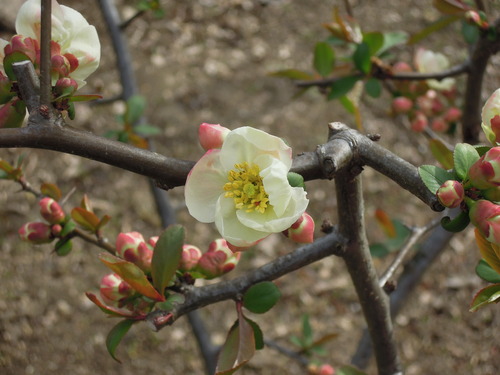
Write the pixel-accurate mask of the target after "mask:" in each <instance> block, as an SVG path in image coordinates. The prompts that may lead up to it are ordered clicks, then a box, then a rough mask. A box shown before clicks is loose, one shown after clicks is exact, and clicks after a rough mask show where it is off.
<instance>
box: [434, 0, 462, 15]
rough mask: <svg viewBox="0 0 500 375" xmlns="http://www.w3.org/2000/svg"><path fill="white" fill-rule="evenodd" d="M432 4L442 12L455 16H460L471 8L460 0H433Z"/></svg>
mask: <svg viewBox="0 0 500 375" xmlns="http://www.w3.org/2000/svg"><path fill="white" fill-rule="evenodd" d="M432 5H433V6H434V8H436V9H437V10H439V11H440V12H442V13H444V14H451V15H453V16H460V15H462V14H463V13H465V12H466V11H468V10H469V9H470V8H469V7H468V6H467V5H465V4H464V3H463V2H462V1H460V0H433V1H432Z"/></svg>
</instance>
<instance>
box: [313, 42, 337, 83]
mask: <svg viewBox="0 0 500 375" xmlns="http://www.w3.org/2000/svg"><path fill="white" fill-rule="evenodd" d="M334 62H335V53H334V52H333V49H332V47H331V46H330V44H328V43H326V42H318V43H316V46H315V47H314V59H313V65H314V69H316V71H317V72H318V73H319V74H320V75H321V76H323V77H325V76H327V75H328V74H330V73H331V72H332V70H333V64H334Z"/></svg>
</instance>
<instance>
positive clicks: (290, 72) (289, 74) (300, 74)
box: [269, 69, 314, 81]
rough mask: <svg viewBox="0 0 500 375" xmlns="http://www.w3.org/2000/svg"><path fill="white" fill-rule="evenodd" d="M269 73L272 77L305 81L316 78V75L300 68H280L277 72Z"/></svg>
mask: <svg viewBox="0 0 500 375" xmlns="http://www.w3.org/2000/svg"><path fill="white" fill-rule="evenodd" d="M269 75H270V76H272V77H282V78H290V79H296V80H304V81H306V80H309V79H313V78H314V75H312V74H310V73H307V72H304V71H302V70H298V69H283V70H278V71H276V72H272V73H269Z"/></svg>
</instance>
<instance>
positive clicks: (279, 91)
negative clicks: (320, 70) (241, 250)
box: [0, 0, 500, 375]
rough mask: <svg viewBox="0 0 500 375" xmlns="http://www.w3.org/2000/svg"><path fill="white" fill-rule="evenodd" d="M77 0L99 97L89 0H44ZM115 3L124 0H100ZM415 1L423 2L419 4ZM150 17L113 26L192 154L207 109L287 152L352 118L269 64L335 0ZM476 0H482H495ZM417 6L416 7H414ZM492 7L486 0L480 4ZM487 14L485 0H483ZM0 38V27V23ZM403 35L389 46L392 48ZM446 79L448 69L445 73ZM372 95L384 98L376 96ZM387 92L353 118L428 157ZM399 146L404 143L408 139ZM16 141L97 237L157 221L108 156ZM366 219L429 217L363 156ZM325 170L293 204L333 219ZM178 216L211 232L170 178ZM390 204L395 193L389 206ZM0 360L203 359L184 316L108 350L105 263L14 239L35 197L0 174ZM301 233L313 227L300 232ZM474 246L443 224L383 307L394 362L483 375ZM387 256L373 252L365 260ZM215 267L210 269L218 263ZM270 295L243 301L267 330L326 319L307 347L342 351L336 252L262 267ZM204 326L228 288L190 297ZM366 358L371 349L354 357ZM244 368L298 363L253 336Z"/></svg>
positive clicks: (361, 13)
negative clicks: (446, 240)
mask: <svg viewBox="0 0 500 375" xmlns="http://www.w3.org/2000/svg"><path fill="white" fill-rule="evenodd" d="M2 3H3V4H2V5H1V6H0V18H1V19H2V20H4V21H6V22H7V23H8V22H10V23H11V24H13V20H14V18H15V10H16V9H17V8H18V6H19V4H21V3H22V1H21V0H15V1H11V2H9V3H8V4H7V2H6V1H3V2H2ZM61 3H63V4H66V5H69V6H72V7H74V8H75V9H77V10H79V11H81V12H82V13H83V14H84V15H85V17H86V18H87V19H88V20H89V22H90V23H91V24H94V25H96V27H97V28H98V31H99V35H100V36H101V38H102V39H101V43H102V48H103V56H102V64H101V66H100V68H99V69H98V71H97V72H96V73H94V74H93V75H92V76H91V77H89V79H88V80H87V81H88V85H87V87H86V88H85V89H84V91H85V92H88V93H93V92H100V93H102V95H103V96H104V97H106V98H108V97H113V96H114V95H116V94H118V93H119V92H120V85H119V84H118V75H117V73H116V70H115V66H114V64H115V60H114V55H113V52H112V49H111V47H110V41H109V39H108V37H107V36H106V30H105V26H104V25H103V21H102V17H101V15H100V13H99V12H98V7H97V5H96V4H97V2H94V1H85V2H83V1H61ZM117 3H118V4H119V5H120V9H122V11H123V15H124V16H125V17H127V16H130V15H131V14H133V8H131V5H132V4H134V3H135V1H125V0H122V1H117ZM352 3H353V4H354V13H355V15H356V16H357V17H358V18H359V19H360V20H361V21H362V22H361V24H362V25H363V28H364V30H383V31H396V30H401V29H405V30H407V31H408V32H410V33H411V32H416V31H418V30H419V29H420V28H421V27H422V26H423V25H426V24H429V23H430V22H432V21H434V20H436V19H437V17H438V15H437V14H436V12H434V11H432V10H431V9H430V3H431V1H425V2H423V1H410V0H402V1H394V0H390V1H382V0H374V1H366V0H359V1H353V2H352ZM424 3H425V5H424ZM162 4H163V5H164V9H165V13H166V14H165V16H164V17H163V18H161V19H156V18H154V17H152V16H151V15H145V16H143V17H142V18H139V19H137V20H136V21H135V22H134V23H133V24H132V25H131V26H130V27H129V28H128V29H127V33H126V35H127V38H128V40H129V41H130V51H131V53H132V54H133V57H134V68H135V69H136V74H137V77H136V78H137V82H138V85H139V89H140V92H141V93H143V94H144V95H146V96H147V99H148V108H147V113H146V117H147V119H148V122H149V123H151V124H154V125H156V126H157V127H159V128H160V129H161V134H160V135H158V136H156V137H155V146H156V147H157V151H158V152H160V153H164V154H166V155H169V156H174V157H178V158H183V159H189V160H196V159H197V158H199V157H200V156H201V155H202V149H201V148H200V147H199V146H198V145H197V126H198V125H199V124H200V123H202V122H208V123H220V124H223V125H225V126H227V127H230V128H235V127H238V126H242V125H251V126H255V127H258V128H260V129H263V130H265V131H269V132H271V133H272V134H275V135H278V136H280V137H283V138H286V139H287V141H288V142H289V144H290V145H291V146H292V147H293V150H294V152H295V153H299V152H301V151H312V150H314V149H315V147H316V145H318V144H321V143H324V142H325V140H326V134H327V128H326V125H327V124H328V123H329V122H332V121H345V122H346V123H348V124H352V123H353V119H352V118H351V117H350V116H349V115H348V114H347V113H346V112H345V110H344V109H343V108H342V107H340V106H339V105H338V103H333V102H326V101H325V100H324V98H323V97H322V96H321V94H319V93H318V92H317V91H316V90H310V91H308V92H307V93H306V94H305V95H303V96H301V97H299V98H293V95H294V93H295V92H296V90H295V89H294V87H293V85H292V84H291V83H290V82H288V81H286V80H282V79H278V78H274V77H270V76H269V75H268V73H269V72H272V71H275V70H279V69H285V68H301V69H311V65H312V64H311V60H312V48H313V45H314V43H315V42H317V41H319V40H322V39H323V38H325V37H326V36H327V32H326V31H325V30H324V29H323V28H322V24H323V23H325V22H328V21H330V19H331V13H332V7H333V5H339V6H340V7H342V4H343V2H341V1H328V2H327V1H319V0H312V1H307V2H306V1H291V0H266V1H264V0H262V1H250V0H223V1H213V0H199V1H193V2H180V1H177V2H175V1H162ZM490 5H491V6H493V7H497V8H498V7H499V6H498V2H496V1H492V2H490ZM427 8H429V9H427ZM497 10H498V9H497ZM497 13H498V12H497ZM0 36H3V37H4V38H6V37H7V36H8V34H7V33H4V34H3V35H0ZM420 45H422V46H425V47H428V48H430V49H436V50H442V51H443V52H444V53H445V54H446V55H448V56H449V58H450V60H451V61H452V63H456V62H460V61H462V59H463V58H464V57H465V56H466V54H465V49H464V45H463V44H462V42H461V41H460V40H459V37H458V31H457V28H456V27H451V28H449V29H447V30H445V31H443V32H440V33H439V34H436V35H433V36H431V37H429V38H427V39H425V40H424V41H423V42H421V44H420ZM412 52H413V50H412V48H402V49H401V50H400V51H398V53H399V54H400V55H399V59H401V60H406V61H410V60H411V55H412ZM499 67H500V56H497V57H496V58H495V59H493V61H492V63H491V64H490V66H489V68H488V79H487V80H486V82H485V85H484V92H483V97H484V99H486V98H487V96H488V95H489V94H490V93H491V92H493V91H494V90H495V89H496V88H498V87H500V79H499V77H500V74H499ZM459 87H461V88H463V79H459ZM384 99H385V100H384ZM122 110H123V106H122V105H120V104H117V103H115V104H111V105H106V106H92V107H91V106H87V105H83V104H82V105H78V106H77V119H76V120H75V121H74V122H72V123H71V125H72V126H75V127H78V128H82V129H86V130H90V131H92V132H95V133H97V134H104V133H105V132H106V131H108V130H110V129H118V127H119V125H118V124H117V123H116V121H115V116H116V115H117V114H119V113H120V112H121V111H122ZM387 114H388V101H387V97H383V98H381V99H376V100H375V99H369V100H366V101H365V102H364V104H363V115H364V128H365V131H366V132H370V133H380V134H381V135H382V139H381V141H380V142H381V144H382V145H384V146H386V147H388V148H389V149H391V150H392V151H393V152H395V153H397V154H399V155H401V156H402V157H404V158H405V159H407V160H409V161H410V162H412V163H414V164H416V165H419V164H423V163H432V158H431V157H430V155H429V151H428V148H427V146H426V141H425V139H423V137H420V136H418V135H415V134H413V133H409V132H408V131H407V130H405V129H404V128H403V127H402V125H401V124H399V123H397V122H395V121H394V120H393V119H391V118H389V117H388V116H387ZM408 145H411V147H408ZM21 154H23V155H25V171H26V175H27V177H28V179H29V181H30V182H31V183H32V184H33V185H34V186H39V184H40V183H41V182H43V181H50V182H55V183H57V184H58V185H59V186H60V188H61V189H62V190H63V192H64V193H68V192H70V191H71V190H72V189H73V188H76V192H74V193H73V194H72V195H71V197H70V198H69V201H68V204H67V205H66V208H71V207H73V206H75V205H77V204H78V202H79V201H80V199H81V198H82V196H83V194H84V193H86V194H88V195H89V197H90V199H91V201H92V202H93V205H94V208H95V210H96V211H97V212H98V213H99V214H105V213H107V214H109V215H111V216H112V218H113V219H112V222H111V224H110V225H109V227H108V230H107V236H108V237H109V238H110V239H112V240H113V239H114V238H115V237H116V235H117V233H119V232H120V231H131V230H136V231H140V232H142V233H143V234H144V235H145V236H152V235H157V234H158V233H159V232H160V231H161V225H160V220H159V218H158V217H157V214H156V213H155V208H154V204H153V201H152V198H151V196H150V193H149V186H148V182H147V181H146V179H144V178H141V177H138V176H136V175H133V174H131V173H129V172H123V171H120V170H118V169H116V168H113V167H109V166H106V165H101V164H99V163H96V162H93V161H89V160H83V159H80V158H78V157H74V156H70V155H62V154H58V153H55V152H50V151H38V150H27V149H24V150H20V149H16V150H14V149H9V150H5V149H3V150H0V158H3V159H6V160H8V161H11V162H12V161H14V160H16V158H17V157H18V156H19V155H21ZM364 176H365V178H364V185H365V187H364V190H365V198H366V209H367V212H366V217H367V218H368V219H369V223H368V229H369V236H370V239H372V240H379V239H380V238H381V237H380V233H379V232H380V231H379V229H378V228H377V227H376V226H375V225H374V224H373V223H372V220H371V219H372V218H373V213H374V210H375V209H376V208H382V209H384V210H386V211H387V212H388V213H390V214H391V215H392V216H393V217H396V218H398V219H400V220H402V221H403V222H405V223H406V224H408V225H423V224H425V223H426V222H428V221H429V220H430V219H432V218H433V217H435V214H434V213H432V212H431V211H430V210H429V208H428V207H426V206H425V205H424V204H422V203H421V202H419V201H418V200H417V199H416V198H413V197H412V196H411V195H410V194H409V193H407V192H405V191H402V190H401V189H400V188H399V187H397V186H396V184H394V183H393V182H391V181H388V180H387V179H386V178H384V177H381V176H379V175H378V174H377V173H376V172H374V171H372V170H370V169H367V170H366V171H365V172H364ZM333 188H334V186H333V183H332V182H328V181H314V182H310V183H308V194H309V198H310V200H311V204H310V208H309V209H308V212H310V214H311V215H312V216H313V217H314V218H315V220H316V222H317V223H321V221H322V220H323V219H330V220H331V221H332V222H333V223H335V220H336V218H335V216H336V214H335V208H336V199H335V197H334V194H333V191H334V190H333ZM170 197H171V200H172V204H173V206H174V207H175V208H176V209H177V217H178V221H179V222H181V223H183V224H185V225H186V228H187V233H188V237H187V238H188V242H190V243H193V244H195V245H197V246H199V247H201V248H202V249H203V247H204V246H205V245H204V244H206V243H207V241H208V240H209V239H210V238H211V237H212V236H213V235H214V230H213V228H212V226H210V225H205V224H199V223H196V222H195V221H194V220H193V219H191V218H190V217H189V215H188V214H187V212H186V210H185V209H184V204H183V191H182V188H176V189H174V190H173V191H171V193H170ZM402 207H404V209H403V208H402ZM0 217H1V218H2V226H1V227H0V280H1V281H2V288H0V373H2V374H5V375H14V374H16V375H19V374H74V375H87V374H109V375H113V374H120V375H128V374H146V373H152V374H172V375H174V374H203V366H202V363H201V361H200V358H199V352H198V349H197V346H196V343H195V341H194V339H193V336H192V334H191V331H190V327H189V325H188V324H187V321H186V320H185V319H180V320H179V321H178V322H176V323H175V325H174V326H172V327H168V328H166V329H164V330H162V331H160V332H159V333H153V332H151V331H150V329H149V328H148V327H146V325H144V324H139V325H137V326H134V327H133V329H132V330H131V332H130V333H129V334H128V335H127V337H126V338H125V340H124V341H123V342H122V344H121V346H120V348H119V349H118V356H119V357H120V358H121V360H122V364H118V363H117V362H115V361H114V360H113V359H112V358H111V357H110V356H109V355H108V353H107V352H106V349H105V338H106V335H107V333H108V331H109V330H110V329H111V328H112V327H113V325H114V324H115V323H116V320H113V319H108V318H106V317H105V315H104V314H102V313H101V312H100V310H99V309H98V308H97V307H96V306H94V305H93V304H92V303H91V302H90V301H89V300H88V299H87V298H86V297H85V295H84V292H86V291H93V292H96V291H97V290H98V287H99V280H100V278H101V277H102V276H103V275H104V274H105V273H106V269H105V267H104V266H103V265H102V264H100V262H99V261H98V259H97V256H96V255H97V254H98V252H99V251H98V249H96V248H93V247H92V246H91V245H88V244H85V243H83V242H79V243H77V244H75V249H74V250H73V252H72V253H71V254H70V255H69V256H67V257H63V258H60V257H57V256H56V255H55V254H54V253H53V252H52V251H51V247H50V246H48V245H44V246H38V247H32V246H28V245H27V244H25V243H21V242H20V240H19V239H18V237H17V230H18V228H19V227H20V226H21V225H22V224H23V223H24V222H26V221H28V220H37V219H38V213H37V203H36V201H35V200H34V199H33V198H32V197H30V196H29V195H28V194H26V193H22V192H19V188H18V187H17V186H15V185H14V184H12V183H9V182H5V181H4V182H1V181H0ZM317 235H318V236H319V235H321V234H320V233H319V231H317ZM292 248H293V246H292V244H291V243H290V242H288V240H285V239H284V238H283V237H280V236H278V235H275V236H271V237H269V238H268V239H267V240H265V241H263V242H262V243H261V244H260V245H259V246H258V247H257V249H256V250H254V251H253V252H251V253H249V254H247V255H246V256H245V257H244V258H243V260H242V262H241V266H240V267H239V268H240V269H241V271H235V272H234V275H236V274H238V272H243V271H245V270H250V269H253V268H255V267H258V266H260V265H262V264H264V263H266V262H268V261H269V260H271V259H273V258H274V257H276V256H277V255H280V254H283V253H286V252H288V251H290V250H291V249H292ZM478 259H479V255H478V252H477V250H476V247H475V244H474V241H473V236H472V233H471V231H466V232H465V233H463V234H461V235H460V236H457V237H456V238H454V239H453V240H452V241H451V244H450V246H449V249H447V250H446V251H445V252H444V254H443V255H442V256H441V257H440V258H439V259H438V261H437V262H436V263H435V264H434V265H433V266H432V267H431V269H430V270H429V272H428V273H427V275H426V276H425V278H424V280H423V282H422V284H421V285H420V286H419V287H418V288H417V291H416V293H414V294H412V295H411V296H409V298H408V303H407V305H406V307H405V308H404V309H403V311H402V312H401V314H400V315H399V316H398V317H397V319H396V321H395V332H396V336H397V338H398V341H399V349H400V355H401V360H402V363H403V364H404V367H405V369H406V372H405V374H407V375H416V374H429V375H441V374H457V375H466V374H467V375H496V374H498V372H499V369H500V337H499V335H498V332H499V328H500V314H499V310H498V308H499V307H497V306H490V307H487V308H485V309H483V310H480V311H479V312H476V313H470V312H469V311H468V306H469V303H470V300H471V298H472V296H473V294H474V292H475V291H477V290H478V289H479V288H480V287H481V286H483V285H484V283H483V282H482V281H481V280H480V279H479V278H478V277H477V276H476V275H475V273H474V267H475V265H476V263H477V261H478ZM387 261H388V260H382V261H381V260H378V259H377V260H375V262H376V266H377V269H378V270H379V271H380V272H382V271H383V270H384V266H385V265H386V264H387ZM234 275H229V276H228V277H233V276H234ZM277 285H278V286H279V287H280V290H281V292H282V294H283V297H282V299H281V300H280V302H279V303H278V304H277V306H276V307H275V308H273V309H272V310H271V311H270V312H269V313H267V314H265V315H263V316H253V317H252V318H253V319H255V320H256V321H257V322H258V323H259V324H260V325H261V327H262V329H263V330H264V332H265V336H266V338H268V339H272V340H274V341H276V342H278V343H280V344H281V345H283V346H286V347H288V348H293V345H292V344H291V343H290V341H289V337H290V336H291V335H298V334H300V326H301V317H302V316H303V315H304V314H308V315H309V316H310V319H311V323H312V326H313V328H314V330H315V332H316V334H317V335H318V337H319V336H320V335H321V334H324V333H330V332H337V333H338V334H339V335H338V338H337V339H335V340H333V341H331V342H329V343H328V344H327V345H326V346H325V347H326V349H327V352H328V356H326V357H323V358H322V357H318V359H319V360H321V361H324V362H328V363H330V364H332V365H333V366H335V367H337V366H340V365H342V364H345V363H348V362H349V358H350V356H351V355H352V353H353V352H354V349H355V347H356V344H357V340H358V338H359V337H360V335H361V331H362V328H363V327H364V323H363V319H362V317H361V312H360V308H359V304H358V302H357V300H356V296H355V294H354V292H353V288H352V286H351V284H350V281H349V277H348V275H347V272H346V271H345V270H344V266H343V263H342V261H341V260H340V259H336V258H329V259H325V260H323V261H321V262H318V263H317V264H314V265H311V266H309V267H306V268H304V269H301V270H299V271H297V272H295V273H294V274H293V275H288V276H285V277H283V278H281V279H279V280H278V281H277ZM200 314H201V315H202V316H203V318H205V320H206V322H207V326H208V327H209V330H210V332H211V333H212V334H213V338H214V341H215V342H216V343H219V344H220V343H222V342H223V341H224V338H225V330H226V331H227V328H228V327H229V326H231V324H232V323H233V321H234V319H235V311H234V308H233V305H232V303H229V302H226V303H221V304H218V305H214V306H210V307H207V308H204V309H202V310H201V311H200ZM370 371H371V373H374V369H373V365H372V367H371V368H370ZM240 373H241V374H243V375H252V374H263V375H265V374H303V373H304V370H303V368H301V367H300V366H299V365H298V364H296V363H295V362H293V361H291V360H290V359H289V358H287V357H285V356H283V355H277V353H276V352H275V351H274V350H273V349H270V348H266V349H265V350H263V351H261V352H259V353H257V355H256V356H255V357H254V358H253V359H252V361H251V362H250V364H249V365H248V366H246V367H245V368H243V369H242V370H241V371H240Z"/></svg>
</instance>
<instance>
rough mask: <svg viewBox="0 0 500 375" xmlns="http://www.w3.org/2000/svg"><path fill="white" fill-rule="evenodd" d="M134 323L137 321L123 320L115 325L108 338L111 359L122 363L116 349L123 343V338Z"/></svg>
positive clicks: (107, 344) (107, 343) (107, 346)
mask: <svg viewBox="0 0 500 375" xmlns="http://www.w3.org/2000/svg"><path fill="white" fill-rule="evenodd" d="M134 323H135V321H133V320H130V319H125V320H122V321H121V322H119V323H118V324H117V325H115V326H114V327H113V328H112V329H111V331H109V333H108V336H107V337H106V348H107V349H108V352H109V354H110V355H111V357H113V359H114V360H115V361H117V362H120V360H119V359H118V358H117V357H116V356H115V352H116V348H118V345H119V344H120V342H121V341H122V339H123V337H125V335H126V334H127V332H128V331H129V330H130V328H131V327H132V325H133V324H134ZM120 363H121V362H120Z"/></svg>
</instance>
